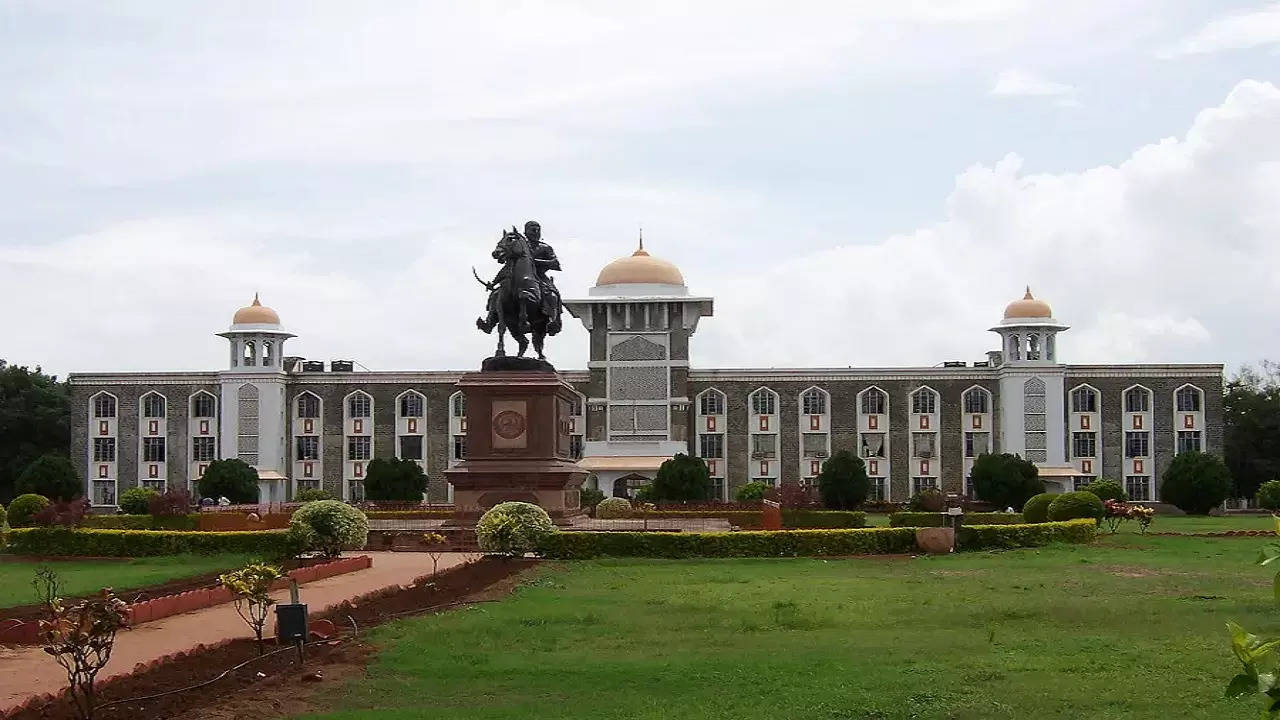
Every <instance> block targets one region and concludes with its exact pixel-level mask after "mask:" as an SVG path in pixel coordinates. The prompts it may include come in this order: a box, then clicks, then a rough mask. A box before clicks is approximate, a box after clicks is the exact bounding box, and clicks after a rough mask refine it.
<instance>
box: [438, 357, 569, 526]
mask: <svg viewBox="0 0 1280 720" xmlns="http://www.w3.org/2000/svg"><path fill="white" fill-rule="evenodd" d="M458 388H459V389H460V390H461V391H462V393H463V396H464V397H465V398H466V403H467V453H466V458H465V459H464V460H463V461H462V462H461V463H460V464H459V465H458V466H457V467H454V468H451V469H449V470H446V471H445V475H446V476H447V477H448V479H449V482H450V483H452V484H453V501H454V506H455V507H456V512H455V515H454V523H455V524H457V525H475V522H476V520H477V519H479V517H480V516H481V515H482V514H484V512H485V511H486V510H488V509H489V508H491V507H493V506H494V505H497V504H498V503H501V502H507V501H510V500H518V501H521V502H528V503H533V504H535V505H538V506H540V507H542V509H544V510H546V511H547V514H549V515H550V516H551V519H552V520H554V521H555V522H556V523H558V524H563V523H566V522H567V521H568V519H569V518H571V517H573V516H575V515H580V514H581V513H582V510H581V508H580V507H579V505H578V492H579V490H580V489H581V488H582V482H583V480H585V479H586V477H587V471H586V470H583V469H582V468H581V467H579V466H578V464H577V463H576V462H574V461H573V459H572V458H571V457H570V450H569V418H570V417H571V408H572V404H573V401H574V399H575V397H576V395H575V393H574V391H573V388H572V386H570V385H569V384H568V383H566V382H564V381H563V380H561V379H560V376H559V375H557V374H556V373H555V372H549V371H545V370H500V371H489V372H478V373H468V374H466V375H463V376H462V379H461V380H460V381H459V382H458Z"/></svg>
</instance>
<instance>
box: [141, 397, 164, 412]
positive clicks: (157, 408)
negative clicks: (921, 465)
mask: <svg viewBox="0 0 1280 720" xmlns="http://www.w3.org/2000/svg"><path fill="white" fill-rule="evenodd" d="M164 411H165V401H164V396H163V395H161V394H160V393H154V392H152V393H147V394H146V395H143V396H142V417H147V418H162V417H164Z"/></svg>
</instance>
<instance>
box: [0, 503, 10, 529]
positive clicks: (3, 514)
mask: <svg viewBox="0 0 1280 720" xmlns="http://www.w3.org/2000/svg"><path fill="white" fill-rule="evenodd" d="M8 519H9V513H8V511H7V510H5V509H4V505H0V528H3V527H4V524H5V522H6V521H7V520H8Z"/></svg>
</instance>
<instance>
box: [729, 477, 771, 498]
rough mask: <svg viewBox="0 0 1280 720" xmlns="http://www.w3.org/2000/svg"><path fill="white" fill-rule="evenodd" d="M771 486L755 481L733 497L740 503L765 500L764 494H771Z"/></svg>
mask: <svg viewBox="0 0 1280 720" xmlns="http://www.w3.org/2000/svg"><path fill="white" fill-rule="evenodd" d="M769 487H770V486H769V484H768V483H762V482H758V481H755V480H752V481H751V482H749V483H747V484H746V485H743V486H741V487H739V488H738V491H737V492H736V493H734V494H733V497H734V499H735V500H737V501H738V502H751V501H752V500H763V499H764V494H765V493H767V492H769Z"/></svg>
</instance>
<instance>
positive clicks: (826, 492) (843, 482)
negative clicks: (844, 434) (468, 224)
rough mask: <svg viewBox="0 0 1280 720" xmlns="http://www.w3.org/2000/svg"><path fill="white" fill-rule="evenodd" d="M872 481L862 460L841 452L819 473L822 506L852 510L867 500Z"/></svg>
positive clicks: (823, 466)
mask: <svg viewBox="0 0 1280 720" xmlns="http://www.w3.org/2000/svg"><path fill="white" fill-rule="evenodd" d="M870 488H871V480H870V479H868V478H867V466H866V464H865V463H863V462H862V458H860V457H858V456H857V455H854V454H853V453H851V452H849V451H848V450H840V451H838V452H836V453H835V454H834V455H832V456H831V458H830V459H828V460H827V461H826V462H824V463H822V471H821V472H819V473H818V494H819V495H821V496H822V504H823V505H824V506H825V507H828V508H830V509H832V510H852V509H854V508H856V507H858V506H859V505H861V504H862V503H863V501H864V500H866V499H867V492H868V491H869V490H870Z"/></svg>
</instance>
